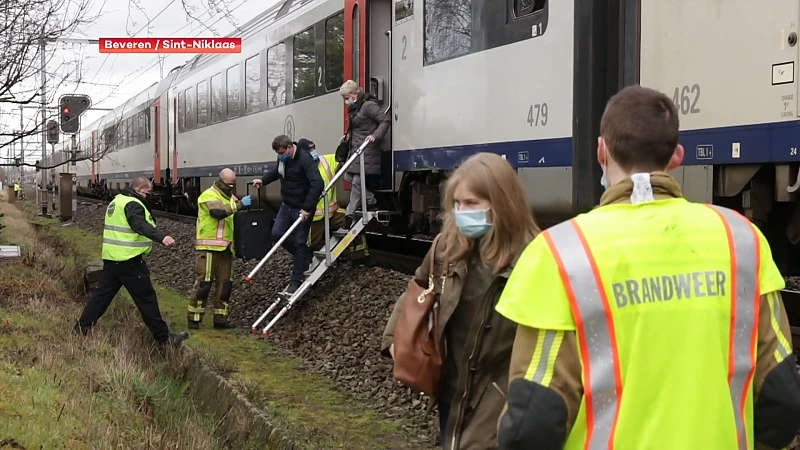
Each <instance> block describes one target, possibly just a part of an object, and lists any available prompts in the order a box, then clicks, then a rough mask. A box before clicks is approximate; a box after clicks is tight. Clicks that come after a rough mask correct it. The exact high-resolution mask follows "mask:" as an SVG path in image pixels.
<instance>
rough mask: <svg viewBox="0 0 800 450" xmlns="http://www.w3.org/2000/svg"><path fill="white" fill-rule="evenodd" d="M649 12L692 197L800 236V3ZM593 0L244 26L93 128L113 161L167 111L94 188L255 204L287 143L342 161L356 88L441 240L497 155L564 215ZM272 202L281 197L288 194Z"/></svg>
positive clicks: (418, 0)
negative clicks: (349, 102) (459, 197)
mask: <svg viewBox="0 0 800 450" xmlns="http://www.w3.org/2000/svg"><path fill="white" fill-rule="evenodd" d="M631 3H632V4H633V3H636V5H637V8H639V10H638V11H637V15H638V16H639V20H640V25H639V26H640V33H641V37H640V38H639V39H638V40H637V42H636V43H635V45H634V47H636V48H631V49H630V52H635V53H636V54H637V55H638V56H637V57H638V60H639V64H638V72H639V73H638V79H639V82H640V83H641V84H642V85H645V86H648V87H652V88H655V89H658V90H660V91H662V92H665V93H667V94H668V95H670V96H671V97H673V100H674V101H675V103H676V106H677V107H678V109H679V111H680V113H681V130H682V134H681V143H682V144H683V145H684V147H685V148H686V159H685V162H684V166H683V167H682V168H679V169H677V170H676V171H675V173H674V175H675V176H676V178H677V179H678V181H679V182H681V183H682V186H683V189H684V193H685V195H686V196H687V197H688V198H690V199H692V200H696V201H704V202H715V203H722V204H725V205H727V206H731V207H735V208H737V209H739V210H741V211H743V212H745V213H746V214H748V215H749V216H750V217H752V218H753V219H754V220H755V221H756V222H757V223H759V224H760V225H762V228H764V229H765V230H767V231H765V232H766V233H768V234H770V236H771V239H772V240H773V242H781V241H786V240H787V239H789V241H790V242H791V243H792V244H793V243H795V242H797V239H798V238H800V230H796V222H797V221H796V220H793V219H792V217H793V215H794V214H795V211H796V210H797V205H796V199H795V197H794V194H793V193H791V192H789V191H787V187H788V186H790V185H792V184H794V183H795V180H796V178H797V163H798V161H800V155H798V151H797V149H798V147H800V121H798V114H800V105H798V84H797V78H798V73H797V71H798V67H800V63H799V61H798V57H799V55H800V53H799V52H798V49H800V45H797V41H798V36H797V34H796V33H797V32H798V19H799V18H800V5H798V3H797V2H794V1H789V0H777V1H776V2H773V3H771V4H770V7H768V8H753V7H752V4H751V2H745V1H744V0H730V1H728V2H726V3H725V4H724V7H723V6H722V3H720V2H719V1H711V0H692V1H690V0H676V1H672V2H664V1H659V0H641V1H640V2H631ZM576 4H577V5H581V4H583V2H582V0H575V1H565V2H553V1H550V0H344V2H342V0H338V1H334V0H307V1H304V2H300V1H294V2H292V1H287V2H286V3H284V4H279V5H277V6H275V7H274V8H272V9H270V10H269V11H266V12H265V13H263V14H262V15H260V16H259V17H257V18H255V19H254V20H252V21H251V22H249V23H248V24H246V25H244V26H243V27H242V31H241V32H240V33H239V35H240V36H241V37H242V38H243V50H242V53H241V54H235V55H230V54H226V55H201V56H198V57H196V58H194V59H192V60H191V61H189V62H187V63H186V64H185V65H184V66H182V67H180V68H176V69H174V70H173V72H171V73H170V74H169V76H168V77H167V78H166V79H165V80H162V81H161V82H160V83H159V84H158V85H154V86H151V87H150V88H148V89H147V90H146V91H144V92H142V93H141V94H139V95H138V96H136V97H135V98H134V99H131V100H130V101H128V102H127V103H126V105H123V106H122V107H120V108H118V109H117V110H115V111H114V112H112V113H110V114H109V115H108V116H106V117H105V118H104V119H103V120H101V121H100V122H99V123H98V124H96V125H92V126H90V127H84V129H83V131H82V134H81V137H82V140H81V142H89V143H90V145H92V148H91V149H90V151H91V152H94V153H93V154H95V155H99V154H100V152H101V150H100V147H99V146H100V145H103V142H104V140H103V138H102V136H103V134H102V133H103V130H104V128H105V127H108V126H109V124H114V123H115V122H118V121H119V117H123V118H125V120H130V119H128V117H130V116H129V115H128V114H129V113H133V114H137V113H139V112H140V111H145V110H148V111H149V112H148V113H147V114H148V117H149V123H148V124H146V126H149V128H148V130H149V131H147V133H149V134H147V133H146V135H149V136H150V138H149V140H143V141H141V142H139V141H137V144H136V145H130V146H123V147H121V148H117V149H116V150H115V151H112V152H111V153H109V154H108V155H104V156H103V158H102V159H100V161H99V162H97V163H79V166H78V174H79V179H80V183H82V186H84V187H85V188H86V189H89V187H88V183H89V182H90V181H92V180H94V183H95V186H96V185H97V184H98V183H100V184H102V183H105V188H106V189H107V190H116V189H117V188H118V185H117V183H119V186H124V185H123V183H127V182H130V180H131V179H132V178H133V177H135V176H147V177H149V178H152V179H153V180H154V181H155V183H156V185H157V186H159V185H160V186H165V189H164V192H166V194H165V195H166V196H167V197H168V198H165V204H168V203H169V201H168V200H169V199H172V200H180V201H181V202H183V203H184V206H186V205H188V206H192V204H193V202H194V198H196V196H197V195H198V194H199V192H201V191H202V189H204V188H205V187H207V186H208V185H210V184H211V183H212V182H213V180H214V179H215V178H216V176H217V173H218V172H219V170H220V169H222V168H224V167H231V168H233V169H234V170H236V171H237V173H238V174H239V175H240V178H239V179H240V186H239V189H238V190H239V192H243V191H244V183H245V182H247V181H249V180H251V179H252V178H253V177H254V176H257V175H260V174H261V173H262V172H264V171H265V170H266V169H267V168H268V167H269V166H270V165H272V164H275V155H274V153H273V151H272V150H271V146H270V144H271V141H272V139H273V138H274V137H275V136H276V135H279V134H287V135H289V136H290V137H292V138H294V139H295V140H297V139H298V138H300V137H306V138H309V139H312V140H313V141H315V142H316V144H317V147H318V149H319V150H320V151H321V153H331V152H333V151H334V149H335V148H336V145H337V144H338V142H339V137H340V136H341V135H342V133H343V130H344V126H345V120H344V118H345V115H346V111H345V109H344V108H343V104H342V99H341V97H340V96H339V95H338V87H339V85H341V83H342V81H343V80H345V79H348V78H352V79H355V80H356V81H358V82H359V83H360V84H361V85H362V86H364V87H365V88H367V89H368V90H369V91H371V92H372V93H374V94H375V95H376V96H377V97H378V98H379V99H380V100H381V101H382V102H383V105H384V108H386V109H387V110H388V113H389V114H391V116H392V127H391V129H390V132H389V134H387V137H386V138H385V139H384V143H383V146H384V149H385V150H387V151H386V152H384V156H385V164H384V171H385V172H386V173H385V174H384V176H385V179H386V181H385V184H384V189H383V190H382V192H381V194H382V195H383V196H384V197H392V198H393V199H394V201H393V205H394V206H396V208H395V209H397V210H400V212H401V214H400V215H401V217H402V220H403V221H404V222H405V223H406V224H407V225H409V226H410V227H411V228H415V229H424V230H432V231H435V229H436V226H435V223H434V222H435V221H434V220H432V218H433V217H435V215H436V213H437V212H438V208H439V207H440V206H441V205H440V201H441V198H440V196H439V186H440V184H441V182H442V179H443V175H444V174H446V172H447V171H448V170H450V169H452V168H453V167H454V166H455V165H456V164H458V162H460V161H462V160H463V159H464V158H466V157H468V156H470V155H472V154H474V153H477V152H482V151H488V152H494V153H498V154H501V155H503V156H504V157H505V158H506V159H507V160H508V161H509V162H510V163H511V164H512V165H513V166H514V167H516V168H517V172H518V175H519V177H520V180H521V182H522V183H523V185H524V187H525V189H526V192H527V194H528V196H529V201H530V205H531V207H532V208H533V210H534V211H535V212H536V215H537V218H539V219H540V220H543V221H544V222H553V221H556V220H562V219H564V218H566V217H569V216H570V215H571V213H572V198H573V193H572V186H573V181H572V178H573V177H572V170H571V166H572V163H573V154H572V146H573V145H572V144H573V137H572V136H573V130H574V127H575V117H576V111H575V109H574V108H573V101H574V100H575V98H574V96H575V92H576V91H575V89H576V87H575V85H574V77H575V75H574V73H575V60H576V58H575V56H576V44H575V29H576V27H575V8H576V6H575V5H576ZM365 12H366V14H365ZM309 29H311V30H313V34H314V36H310V34H311V33H312V32H309V31H308V30H309ZM581 51H583V50H581ZM251 58H252V59H251ZM603 63H604V61H599V62H596V64H600V65H602V64H603ZM198 86H200V87H199V89H200V90H199V92H200V94H201V97H202V98H203V100H201V101H200V103H199V104H198V102H197V93H198ZM203 86H205V88H204V87H203ZM187 93H188V94H187ZM187 95H189V97H187ZM187 98H188V100H187ZM148 102H149V103H148ZM229 102H230V105H229ZM137 108H139V109H137ZM198 110H199V112H200V115H199V116H198V115H197V113H198ZM87 139H88V140H87ZM125 139H130V138H125ZM596 182H598V183H599V179H598V180H596ZM343 194H344V193H343V192H341V193H340V198H343V199H344V200H346V198H347V196H346V195H343ZM264 195H265V197H266V198H267V199H269V200H270V201H271V202H272V203H273V204H276V203H277V202H279V200H280V199H279V192H278V189H277V186H272V187H270V188H268V189H267V190H266V191H265V193H264ZM798 214H800V213H798ZM787 227H788V228H787ZM772 228H774V229H775V230H776V231H775V232H774V233H771V232H769V230H771V229H772ZM787 230H788V231H787ZM787 233H788V235H789V236H790V237H789V238H787V236H786V234H787ZM780 246H782V247H786V248H790V246H788V245H780Z"/></svg>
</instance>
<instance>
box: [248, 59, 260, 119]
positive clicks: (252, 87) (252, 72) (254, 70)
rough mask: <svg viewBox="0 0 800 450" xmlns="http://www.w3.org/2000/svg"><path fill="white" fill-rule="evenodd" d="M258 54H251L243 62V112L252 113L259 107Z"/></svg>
mask: <svg viewBox="0 0 800 450" xmlns="http://www.w3.org/2000/svg"><path fill="white" fill-rule="evenodd" d="M258 56H259V55H255V56H251V57H250V58H248V59H247V61H245V62H244V76H245V78H244V106H245V110H244V113H245V114H250V113H254V112H256V111H259V110H260V109H261V96H260V95H259V91H260V88H261V64H260V63H259V60H258Z"/></svg>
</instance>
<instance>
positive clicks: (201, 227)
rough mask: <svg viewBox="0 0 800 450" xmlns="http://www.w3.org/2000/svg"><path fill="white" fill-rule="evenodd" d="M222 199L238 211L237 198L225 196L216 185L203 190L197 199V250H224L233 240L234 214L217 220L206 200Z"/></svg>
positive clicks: (233, 209)
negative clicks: (210, 211)
mask: <svg viewBox="0 0 800 450" xmlns="http://www.w3.org/2000/svg"><path fill="white" fill-rule="evenodd" d="M215 200H218V201H221V202H223V203H228V204H229V205H231V210H232V211H234V212H235V211H236V200H234V199H233V197H232V196H231V197H230V198H225V196H224V195H223V194H222V192H220V191H219V189H217V188H216V187H215V186H211V187H210V188H208V189H206V190H205V191H203V193H202V194H200V198H198V199H197V236H196V237H195V241H194V248H195V250H210V251H222V250H225V249H227V248H228V246H229V245H230V244H231V242H233V214H231V215H230V216H228V217H226V218H224V219H222V220H217V219H215V218H213V217H211V214H210V213H209V211H208V205H206V202H210V201H215Z"/></svg>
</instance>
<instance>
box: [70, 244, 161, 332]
mask: <svg viewBox="0 0 800 450" xmlns="http://www.w3.org/2000/svg"><path fill="white" fill-rule="evenodd" d="M123 286H125V289H126V290H127V291H128V294H130V296H131V298H133V302H134V303H135V304H136V307H137V308H138V309H139V313H141V315H142V320H144V324H145V325H147V328H149V329H150V332H151V333H153V337H154V338H155V340H156V341H158V343H160V344H163V343H166V342H167V340H168V339H169V327H168V326H167V323H166V322H164V319H163V318H162V317H161V310H159V308H158V297H157V296H156V290H155V288H153V282H152V281H151V280H150V270H149V269H148V268H147V264H146V263H145V262H144V260H143V259H142V258H141V257H140V256H139V257H136V258H133V259H130V260H128V261H121V262H117V261H109V260H103V274H102V275H101V276H100V281H99V283H98V286H97V289H95V290H94V292H92V295H91V296H90V297H89V300H88V301H87V302H86V306H84V308H83V314H81V318H80V320H79V321H78V324H79V325H80V327H81V329H82V330H83V331H87V330H88V329H89V328H91V327H92V326H94V324H95V323H97V321H98V320H100V318H101V317H102V316H103V314H105V312H106V310H107V309H108V306H109V305H110V304H111V301H112V300H114V297H115V296H116V295H117V292H119V290H120V288H122V287H123Z"/></svg>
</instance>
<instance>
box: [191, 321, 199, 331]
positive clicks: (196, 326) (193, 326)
mask: <svg viewBox="0 0 800 450" xmlns="http://www.w3.org/2000/svg"><path fill="white" fill-rule="evenodd" d="M189 329H190V330H199V329H200V322H195V321H194V320H190V321H189Z"/></svg>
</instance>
